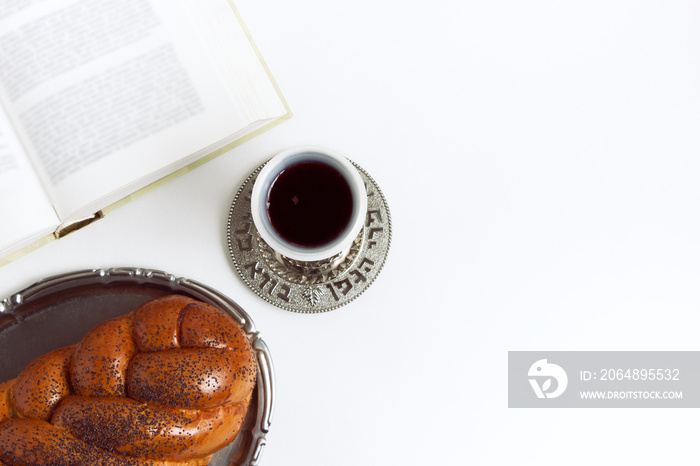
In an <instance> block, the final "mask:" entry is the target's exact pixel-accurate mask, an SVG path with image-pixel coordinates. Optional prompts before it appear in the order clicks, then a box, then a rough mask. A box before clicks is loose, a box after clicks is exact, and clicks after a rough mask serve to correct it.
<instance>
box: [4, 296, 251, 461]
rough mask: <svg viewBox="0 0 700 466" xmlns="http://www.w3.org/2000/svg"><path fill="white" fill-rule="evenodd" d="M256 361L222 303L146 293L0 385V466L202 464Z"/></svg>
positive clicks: (231, 418)
mask: <svg viewBox="0 0 700 466" xmlns="http://www.w3.org/2000/svg"><path fill="white" fill-rule="evenodd" d="M256 369H257V366H256V363H255V358H254V356H253V351H252V349H251V347H250V343H249V342H248V339H247V338H246V336H245V334H244V333H243V331H242V330H241V328H240V327H239V326H238V325H237V324H236V323H235V322H234V321H233V320H232V319H231V318H230V317H228V316H227V315H226V314H224V313H223V312H221V311H219V310H218V309H216V308H214V307H212V306H209V305H207V304H205V303H202V302H199V301H196V300H193V299H191V298H187V297H184V296H179V295H170V296H165V297H162V298H157V299H154V300H152V301H148V302H147V303H145V304H142V305H141V306H139V307H138V309H136V310H135V311H133V312H132V313H130V314H127V315H124V316H122V317H118V318H116V319H112V320H109V321H107V322H104V323H102V324H100V325H98V326H97V327H95V328H94V329H93V330H92V331H90V332H89V333H87V334H86V335H85V337H84V338H83V339H82V340H81V341H80V342H79V343H78V344H77V345H74V346H70V347H67V348H62V349H58V350H55V351H53V352H50V353H48V354H46V355H44V356H42V357H40V358H38V359H36V360H34V361H33V362H32V363H30V364H29V365H28V366H27V367H26V368H25V369H24V370H23V371H22V372H21V373H20V375H19V376H18V377H17V378H16V379H13V380H10V381H7V382H4V383H2V384H0V465H9V466H14V465H23V466H32V465H52V466H64V465H65V466H78V465H80V466H84V465H95V466H102V465H105V466H106V465H110V466H111V465H119V466H121V465H124V466H132V465H133V466H137V465H148V466H177V465H179V466H200V465H201V466H204V465H206V464H207V463H208V462H209V460H210V458H211V456H212V455H213V454H214V453H215V452H216V451H218V450H219V449H221V448H223V447H224V446H226V445H227V444H229V443H230V442H231V441H232V440H233V439H234V438H235V437H236V435H237V434H238V432H239V431H240V429H241V426H242V424H243V421H244V419H245V416H246V411H247V409H248V405H249V402H250V399H251V395H252V392H253V388H254V386H255V378H256Z"/></svg>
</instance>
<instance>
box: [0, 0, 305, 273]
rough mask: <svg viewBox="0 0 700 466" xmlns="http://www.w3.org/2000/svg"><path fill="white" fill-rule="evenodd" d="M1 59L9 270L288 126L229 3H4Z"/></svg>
mask: <svg viewBox="0 0 700 466" xmlns="http://www.w3.org/2000/svg"><path fill="white" fill-rule="evenodd" d="M0 51H2V52H1V53H0V110H2V111H0V219H2V221H1V222H0V265H4V264H5V263H7V262H9V261H11V260H13V259H15V258H16V257H19V255H21V254H23V253H25V252H27V251H29V250H32V249H34V248H36V247H38V246H40V245H42V244H44V243H45V242H48V241H50V240H51V239H55V238H59V237H61V236H63V235H65V234H66V233H67V232H70V231H72V230H74V229H76V228H79V227H80V226H82V225H85V224H87V223H89V222H90V221H92V220H94V219H97V218H101V217H102V216H103V215H104V214H105V213H107V212H109V211H110V210H112V209H114V208H116V207H118V206H119V205H121V204H122V203H124V202H126V201H127V200H128V199H129V198H130V197H132V196H133V195H135V194H136V193H140V192H143V191H144V190H146V189H149V188H150V187H152V186H154V185H158V184H159V183H156V181H158V180H161V182H162V181H164V180H168V179H170V178H171V177H173V176H177V175H178V174H180V173H183V172H185V171H187V170H189V169H190V168H192V167H193V166H198V165H200V164H202V163H204V162H206V161H208V160H210V159H211V158H212V157H214V156H216V155H219V154H221V153H223V152H224V151H226V150H228V149H230V148H231V147H233V146H235V145H237V144H240V143H241V142H243V141H245V140H247V139H249V138H251V137H253V136H255V135H256V134H259V133H260V132H262V131H264V130H266V129H268V128H270V127H272V126H273V125H275V124H277V123H278V122H280V121H282V120H284V119H286V118H288V117H289V116H291V113H290V112H289V109H288V107H287V104H286V103H285V101H284V98H283V97H282V95H281V93H280V92H279V90H278V88H277V86H276V84H275V83H274V80H273V79H272V77H271V76H270V74H269V72H268V70H267V67H266V66H265V64H264V63H263V61H262V59H261V58H260V56H259V54H258V52H257V49H256V48H255V46H254V44H253V43H252V41H251V40H250V37H249V35H248V33H247V30H246V29H245V26H244V25H243V23H242V22H241V20H240V17H239V16H238V13H237V11H236V10H235V8H234V6H233V4H232V3H231V2H230V0H116V1H115V0H12V1H5V0H2V1H0Z"/></svg>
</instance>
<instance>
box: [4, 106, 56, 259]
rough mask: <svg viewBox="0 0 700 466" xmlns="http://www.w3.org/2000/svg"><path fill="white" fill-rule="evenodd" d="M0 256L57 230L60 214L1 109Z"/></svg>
mask: <svg viewBox="0 0 700 466" xmlns="http://www.w3.org/2000/svg"><path fill="white" fill-rule="evenodd" d="M0 218H2V222H0V256H2V255H4V254H5V253H7V252H9V250H15V249H18V248H20V247H21V246H22V245H25V244H29V243H30V242H31V241H32V240H34V239H38V237H41V236H45V235H47V234H49V233H51V232H53V230H54V228H55V227H56V226H57V225H58V217H57V216H56V212H54V210H53V208H52V207H51V203H50V202H49V200H48V198H47V197H46V194H45V193H44V189H43V188H42V186H41V184H40V183H39V179H38V178H37V177H36V175H35V174H34V172H33V171H32V168H31V166H30V164H29V161H28V160H27V159H26V157H25V156H24V155H23V154H22V147H21V145H20V142H19V140H18V139H17V137H16V135H15V134H14V130H13V129H12V127H11V126H10V122H9V120H8V119H7V117H6V116H5V114H4V113H3V112H2V111H0Z"/></svg>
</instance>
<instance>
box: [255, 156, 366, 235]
mask: <svg viewBox="0 0 700 466" xmlns="http://www.w3.org/2000/svg"><path fill="white" fill-rule="evenodd" d="M352 209H353V199H352V192H351V190H350V185H349V184H348V182H347V181H346V180H345V178H344V177H343V175H341V174H340V172H339V171H338V170H336V169H335V168H334V167H331V166H330V165H327V164H325V163H320V162H311V161H310V162H300V163H297V164H294V165H291V166H289V167H287V168H286V169H284V170H283V171H282V172H281V173H280V174H279V175H277V178H275V180H274V181H273V182H272V185H271V186H270V190H269V192H268V196H267V214H268V217H269V219H270V223H271V224H272V227H273V228H274V229H275V231H276V232H277V233H278V234H279V235H280V237H281V238H282V239H283V240H285V241H287V242H289V243H292V244H294V245H296V246H300V247H304V248H315V247H320V246H325V245H327V244H329V243H331V242H332V241H333V240H335V239H336V238H338V237H339V236H341V235H342V234H343V233H344V232H345V230H346V228H347V227H348V225H349V223H350V218H351V216H352Z"/></svg>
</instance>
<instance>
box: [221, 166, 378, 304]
mask: <svg viewBox="0 0 700 466" xmlns="http://www.w3.org/2000/svg"><path fill="white" fill-rule="evenodd" d="M355 167H356V168H357V170H358V171H359V172H360V176H362V179H363V181H364V183H365V187H366V188H367V215H366V218H365V223H364V227H363V228H362V230H361V231H360V234H359V235H358V236H357V238H356V239H355V241H354V242H353V244H352V246H351V248H350V252H349V253H348V254H347V256H346V257H345V258H344V259H343V260H342V261H341V262H340V263H339V264H337V265H336V266H335V267H333V268H332V269H329V268H328V267H326V266H325V265H327V264H324V263H323V261H319V262H297V261H291V260H289V259H287V258H284V257H280V255H279V254H276V253H275V251H273V250H272V249H271V248H270V247H269V246H268V245H267V243H265V241H263V239H262V238H261V237H260V235H259V234H258V231H257V229H256V228H255V225H254V224H253V218H252V215H251V205H250V200H251V194H252V191H253V184H254V183H255V180H256V179H257V176H258V173H259V172H260V170H261V169H262V166H261V167H258V168H257V169H256V170H255V171H254V172H253V173H252V174H251V175H250V176H249V177H248V178H247V179H246V180H245V182H244V183H243V185H242V186H241V188H240V189H239V190H238V193H237V194H236V197H235V199H234V201H233V204H232V205H231V210H230V212H229V218H228V226H227V239H228V247H229V252H230V254H231V259H232V260H233V263H234V265H235V267H236V270H237V271H238V274H239V275H240V276H241V278H242V279H243V281H244V282H245V283H246V284H247V285H248V286H249V287H250V289H251V290H253V291H254V292H255V293H256V294H257V295H258V296H260V297H261V298H263V299H264V300H265V301H267V302H269V303H271V304H274V305H275V306H278V307H280V308H282V309H286V310H288V311H293V312H303V313H317V312H326V311H330V310H333V309H337V308H339V307H341V306H343V305H345V304H347V303H349V302H351V301H353V300H354V299H356V298H357V297H358V296H359V295H360V294H362V293H363V292H364V291H365V290H366V289H367V288H368V287H369V286H370V285H371V284H372V283H373V282H374V279H375V278H376V277H377V275H378V274H379V272H380V271H381V269H382V267H383V266H384V261H385V260H386V257H387V254H388V252H389V246H390V244H391V216H390V214H389V207H388V205H387V203H386V199H385V198H384V195H383V194H382V192H381V190H380V189H379V187H378V186H377V185H376V183H375V182H374V180H373V179H372V178H371V177H370V176H369V175H368V174H367V173H366V172H365V171H364V170H363V169H362V168H360V167H358V166H357V165H355Z"/></svg>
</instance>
